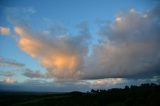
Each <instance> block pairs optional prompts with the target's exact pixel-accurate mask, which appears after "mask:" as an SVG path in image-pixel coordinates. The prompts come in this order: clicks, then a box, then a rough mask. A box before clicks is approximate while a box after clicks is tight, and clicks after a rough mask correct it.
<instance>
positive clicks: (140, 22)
mask: <svg viewBox="0 0 160 106" xmlns="http://www.w3.org/2000/svg"><path fill="white" fill-rule="evenodd" d="M158 10H159V2H158V1H157V0H123V1H120V0H68V1H65V0H14V1H12V0H1V1H0V15H1V17H0V22H1V23H0V59H1V60H0V72H1V74H0V81H1V83H3V84H2V85H1V86H4V88H5V86H6V85H5V84H9V85H12V84H13V85H12V86H14V85H18V86H27V84H28V86H30V87H31V86H32V83H34V84H35V83H36V84H37V85H38V86H41V87H42V85H43V83H44V82H46V83H48V85H49V86H50V87H51V88H52V86H56V87H57V88H58V87H59V86H62V89H61V90H62V91H63V90H64V89H69V90H76V89H77V88H76V87H75V85H76V86H79V87H80V88H81V89H78V90H86V89H87V90H88V89H90V88H92V87H93V88H97V87H102V88H106V89H107V88H111V87H113V86H117V87H118V86H120V87H121V86H122V85H125V84H134V83H135V84H137V83H136V82H137V80H136V79H138V81H139V82H138V84H139V83H141V82H152V81H155V82H156V81H159V70H160V67H159V60H160V57H159V49H160V48H159V47H157V46H158V45H159V43H158V40H159V31H158V30H157V29H158V28H159V22H160V20H159V13H158V12H157V11H158ZM19 64H23V65H22V66H19ZM146 76H147V77H146ZM71 82H73V83H74V84H71ZM156 83H157V82H156ZM36 84H35V85H36ZM105 84H109V86H108V85H107V86H105ZM48 85H47V86H48ZM12 86H11V88H12ZM36 87H37V86H36ZM36 87H31V88H32V90H34V89H36ZM44 87H46V86H45V85H44ZM56 87H55V88H54V89H55V90H57V88H56ZM83 87H84V88H83ZM48 89H49V88H48ZM49 90H50V89H49Z"/></svg>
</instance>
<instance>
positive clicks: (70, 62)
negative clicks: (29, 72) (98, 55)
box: [15, 26, 85, 79]
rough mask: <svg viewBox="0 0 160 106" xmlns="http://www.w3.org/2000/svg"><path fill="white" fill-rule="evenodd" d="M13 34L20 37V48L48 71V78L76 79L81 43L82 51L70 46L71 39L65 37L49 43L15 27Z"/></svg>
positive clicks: (40, 37) (54, 38) (80, 59)
mask: <svg viewBox="0 0 160 106" xmlns="http://www.w3.org/2000/svg"><path fill="white" fill-rule="evenodd" d="M15 32H16V33H17V34H18V35H19V37H20V38H19V41H18V44H19V46H20V48H21V49H22V50H23V51H25V52H27V53H28V54H29V55H31V56H32V57H33V58H35V59H37V60H38V61H39V63H40V64H41V65H42V66H44V67H45V68H46V69H47V70H48V72H49V75H50V76H54V77H55V78H61V79H75V78H77V77H78V68H79V67H80V63H82V58H83V55H82V54H83V53H84V52H85V50H84V48H83V47H82V46H81V43H79V44H80V45H79V46H81V48H82V50H81V49H79V48H77V47H76V46H75V45H74V44H72V43H74V42H73V40H72V39H70V38H67V37H65V36H64V37H53V38H52V39H53V41H50V40H48V39H46V38H44V37H43V36H39V37H38V36H37V35H36V36H34V33H33V32H30V31H27V29H26V28H24V27H22V26H16V27H15ZM77 40H78V39H77ZM77 43H78V42H77ZM76 45H77V44H76ZM78 51H80V52H78ZM81 52H82V53H81Z"/></svg>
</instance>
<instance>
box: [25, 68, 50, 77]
mask: <svg viewBox="0 0 160 106" xmlns="http://www.w3.org/2000/svg"><path fill="white" fill-rule="evenodd" d="M23 75H24V76H26V77H29V78H46V77H47V74H43V73H41V72H39V71H33V70H31V69H26V70H25V72H24V73H23Z"/></svg>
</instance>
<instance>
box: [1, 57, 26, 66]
mask: <svg viewBox="0 0 160 106" xmlns="http://www.w3.org/2000/svg"><path fill="white" fill-rule="evenodd" d="M24 66H25V65H24V64H22V63H19V62H16V61H15V60H11V59H7V58H3V57H0V67H15V68H22V67H24Z"/></svg>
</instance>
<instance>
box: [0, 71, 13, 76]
mask: <svg viewBox="0 0 160 106" xmlns="http://www.w3.org/2000/svg"><path fill="white" fill-rule="evenodd" d="M0 72H1V73H0V76H6V77H12V76H13V75H15V72H13V71H0Z"/></svg>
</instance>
